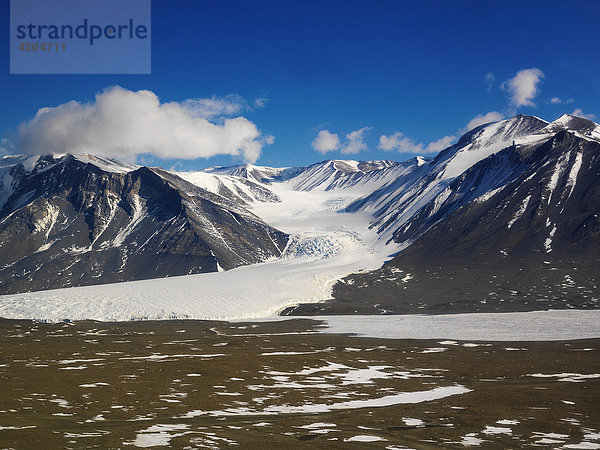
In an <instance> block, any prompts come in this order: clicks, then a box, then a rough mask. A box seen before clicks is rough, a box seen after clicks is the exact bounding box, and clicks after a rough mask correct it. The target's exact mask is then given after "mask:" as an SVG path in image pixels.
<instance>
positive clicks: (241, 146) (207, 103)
mask: <svg viewBox="0 0 600 450" xmlns="http://www.w3.org/2000/svg"><path fill="white" fill-rule="evenodd" d="M245 108H246V106H245V103H244V102H243V100H242V99H241V97H239V96H227V97H224V98H218V97H211V98H209V99H192V100H186V101H184V102H181V103H178V102H170V103H160V101H159V99H158V97H157V96H156V95H155V94H154V93H153V92H151V91H145V90H142V91H137V92H135V91H130V90H127V89H124V88H122V87H119V86H117V87H112V88H109V89H106V90H104V91H102V92H99V93H98V94H96V98H95V101H93V102H90V103H79V102H76V101H70V102H68V103H64V104H62V105H59V106H56V107H52V108H42V109H40V110H39V111H38V112H37V114H36V115H35V117H34V118H33V119H31V120H30V121H28V122H24V123H22V124H21V125H20V127H19V130H18V132H17V135H16V146H17V149H18V150H19V151H21V152H23V153H93V154H97V155H105V156H114V157H118V158H121V159H127V160H135V159H136V157H137V156H138V155H141V154H145V153H148V154H153V155H155V156H158V157H161V158H182V159H195V158H208V157H211V156H214V155H219V154H220V155H234V156H237V155H240V156H242V157H243V158H244V159H245V160H247V161H251V162H254V161H256V159H257V158H258V157H259V156H260V152H261V150H262V147H263V146H264V145H265V144H269V143H272V142H273V139H274V138H273V137H272V136H265V135H262V134H261V132H260V130H259V129H258V128H257V127H256V125H255V124H254V123H252V122H251V121H249V120H248V119H246V118H244V117H234V118H227V117H226V116H232V115H236V114H238V113H239V112H240V111H242V110H244V109H245ZM209 119H217V122H218V123H215V122H214V121H212V122H211V121H209Z"/></svg>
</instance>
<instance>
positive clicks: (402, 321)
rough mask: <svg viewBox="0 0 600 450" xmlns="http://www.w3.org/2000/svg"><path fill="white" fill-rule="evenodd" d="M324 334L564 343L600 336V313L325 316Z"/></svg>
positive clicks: (566, 311)
mask: <svg viewBox="0 0 600 450" xmlns="http://www.w3.org/2000/svg"><path fill="white" fill-rule="evenodd" d="M321 319H322V320H324V321H325V327H323V328H322V329H321V331H322V332H324V333H356V334H358V335H361V336H367V337H374V338H388V339H459V340H480V341H560V340H570V339H591V338H598V337H600V311H598V310H563V311H534V312H515V313H473V314H440V315H430V316H427V315H404V316H392V315H381V316H322V317H319V320H321Z"/></svg>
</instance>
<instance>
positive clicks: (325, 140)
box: [312, 130, 341, 154]
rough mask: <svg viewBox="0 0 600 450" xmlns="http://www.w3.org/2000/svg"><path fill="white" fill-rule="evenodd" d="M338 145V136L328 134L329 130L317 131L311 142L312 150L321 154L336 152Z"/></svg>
mask: <svg viewBox="0 0 600 450" xmlns="http://www.w3.org/2000/svg"><path fill="white" fill-rule="evenodd" d="M340 145H341V143H340V138H339V136H338V135H337V134H335V133H330V132H329V130H321V131H319V134H317V137H316V138H315V139H314V140H313V141H312V148H314V149H315V150H316V151H318V152H319V153H323V154H324V153H327V152H332V151H335V150H338V149H339V148H340Z"/></svg>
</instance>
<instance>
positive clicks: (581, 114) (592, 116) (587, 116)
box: [571, 108, 596, 120]
mask: <svg viewBox="0 0 600 450" xmlns="http://www.w3.org/2000/svg"><path fill="white" fill-rule="evenodd" d="M571 115H572V116H577V117H582V118H584V119H588V120H594V119H595V118H596V115H595V114H585V113H584V112H583V111H582V110H581V108H577V109H576V110H575V111H573V112H572V113H571Z"/></svg>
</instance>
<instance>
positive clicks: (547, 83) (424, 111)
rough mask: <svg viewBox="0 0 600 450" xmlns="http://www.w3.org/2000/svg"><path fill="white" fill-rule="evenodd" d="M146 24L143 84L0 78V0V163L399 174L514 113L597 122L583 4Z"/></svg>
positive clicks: (4, 46)
mask: <svg viewBox="0 0 600 450" xmlns="http://www.w3.org/2000/svg"><path fill="white" fill-rule="evenodd" d="M151 17H152V26H151V33H150V34H151V39H152V50H151V52H152V53H151V54H152V63H151V73H150V74H141V75H106V74H104V75H102V74H88V75H14V74H13V75H11V74H10V67H9V50H10V43H9V28H10V21H9V1H8V0H0V27H1V28H2V30H3V32H2V33H1V34H0V41H1V42H0V65H1V66H0V105H1V107H0V138H2V144H0V152H4V153H20V152H24V153H43V152H52V151H54V152H58V153H61V152H67V151H72V152H89V153H97V154H103V155H108V156H113V157H116V158H120V159H125V160H128V161H135V162H138V163H141V164H146V165H153V166H162V167H165V168H169V169H177V170H198V169H202V168H205V167H210V166H215V165H232V164H243V163H246V162H252V163H256V164H259V165H267V166H275V167H282V166H299V165H307V164H311V163H315V162H318V161H321V160H324V159H357V160H373V159H390V160H398V161H403V160H406V159H408V158H411V157H414V156H415V155H423V156H430V157H431V156H435V154H436V153H437V152H439V151H440V150H442V149H443V148H445V147H446V146H448V145H451V144H452V143H454V142H456V141H457V139H458V137H460V135H461V134H463V133H464V132H466V131H468V130H469V129H470V128H473V127H474V126H477V125H480V124H482V123H485V122H486V121H494V120H500V119H502V118H507V117H511V116H514V115H516V114H517V113H523V114H530V115H535V116H537V117H540V118H542V119H545V120H548V121H552V120H554V119H556V118H557V117H558V116H560V115H561V114H563V113H575V114H577V115H580V116H583V117H587V118H591V119H592V120H596V121H598V120H599V118H600V83H599V81H600V75H599V74H600V40H599V39H598V36H597V18H598V17H600V2H597V1H578V0H575V1H571V2H564V1H560V2H559V1H526V2H524V1H522V0H521V1H504V2H481V1H477V2H475V1H452V2H449V1H422V2H403V1H392V0H361V1H353V0H343V1H342V0H340V1H334V0H320V1H311V0H308V1H307V0H303V1H260V0H257V1H244V2H242V1H229V0H220V1H205V0H193V1H192V0H189V1H183V0H152V14H151ZM69 102H71V103H69ZM41 108H49V109H46V110H42V112H40V113H38V111H39V110H40V109H41ZM36 114H37V116H36ZM57 127H59V128H57ZM57 130H59V131H60V133H59V134H60V135H57V133H58V132H57Z"/></svg>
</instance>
